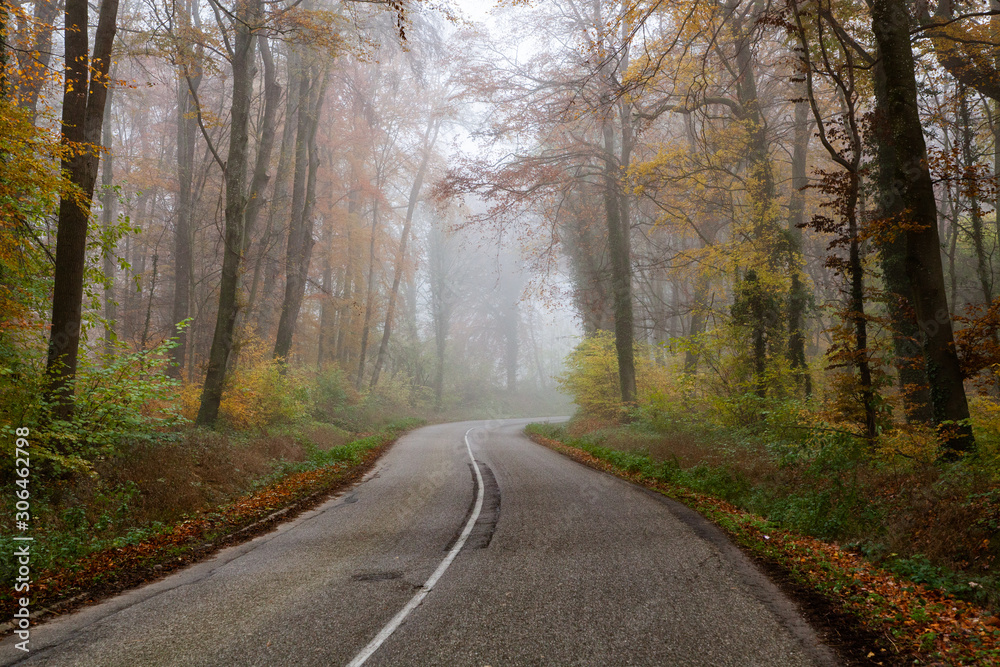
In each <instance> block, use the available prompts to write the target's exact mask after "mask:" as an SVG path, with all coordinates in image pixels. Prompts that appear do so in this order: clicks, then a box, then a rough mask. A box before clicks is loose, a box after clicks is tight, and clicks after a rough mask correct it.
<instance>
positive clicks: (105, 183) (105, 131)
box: [101, 88, 118, 360]
mask: <svg viewBox="0 0 1000 667" xmlns="http://www.w3.org/2000/svg"><path fill="white" fill-rule="evenodd" d="M113 94H114V89H113V88H112V89H110V90H108V100H107V102H106V103H105V106H104V127H103V128H102V129H101V136H102V139H101V143H102V145H103V146H104V159H103V162H102V164H101V227H102V228H103V229H104V237H105V239H110V238H112V236H111V225H112V223H113V222H114V219H115V191H114V190H113V189H112V186H113V185H114V154H113V153H112V149H113V147H114V145H113V144H114V137H113V136H112V133H111V98H112V96H113ZM101 250H102V253H103V255H104V256H103V258H102V259H103V265H104V266H103V268H104V356H105V358H106V360H110V359H111V357H112V354H113V353H114V342H115V340H116V335H115V333H116V332H115V320H116V319H117V318H118V303H117V302H116V301H115V250H116V249H115V248H114V247H103V248H102V249H101Z"/></svg>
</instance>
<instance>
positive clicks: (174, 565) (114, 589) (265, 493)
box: [0, 422, 417, 636]
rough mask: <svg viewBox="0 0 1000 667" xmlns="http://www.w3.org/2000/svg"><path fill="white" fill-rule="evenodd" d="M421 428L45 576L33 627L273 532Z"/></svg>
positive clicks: (9, 601)
mask: <svg viewBox="0 0 1000 667" xmlns="http://www.w3.org/2000/svg"><path fill="white" fill-rule="evenodd" d="M416 425H417V424H416V423H415V422H406V423H402V424H398V425H392V426H389V427H387V428H385V429H384V430H382V431H379V432H377V433H374V434H371V435H368V436H366V437H363V438H359V439H357V440H354V441H352V442H349V443H347V444H344V445H341V446H339V447H335V448H332V449H330V450H326V451H323V452H321V453H319V454H318V456H316V457H314V458H313V459H311V460H308V461H305V462H301V463H297V464H293V465H291V466H289V467H288V468H287V469H286V471H285V472H284V473H283V474H279V475H278V476H277V477H276V479H275V480H274V481H272V482H270V483H268V484H267V485H265V486H263V487H262V488H260V489H257V490H256V491H254V492H252V493H249V494H246V495H244V496H241V497H239V498H237V499H236V500H234V501H233V502H230V503H227V504H225V505H223V506H221V507H218V508H216V509H215V510H213V511H210V512H205V513H201V514H199V515H198V516H194V517H188V518H185V519H183V520H181V521H179V522H177V523H175V524H173V525H171V526H168V527H167V528H166V529H164V530H163V531H161V532H159V533H157V534H155V535H153V536H151V537H149V538H148V539H145V540H143V541H141V542H138V543H136V544H127V545H124V546H121V547H116V548H109V549H104V550H102V551H97V552H94V553H91V554H88V555H87V556H86V557H84V558H82V559H80V561H79V562H77V563H74V564H66V567H60V568H55V569H51V570H44V571H41V572H39V573H38V575H37V578H35V579H34V581H33V583H32V592H33V599H32V608H33V609H34V610H35V611H33V612H32V615H31V618H32V625H36V624H37V623H39V622H40V621H43V620H45V619H46V618H48V617H51V616H53V615H58V614H64V613H67V612H70V611H72V610H74V609H77V608H79V607H82V606H85V605H89V604H93V603H95V602H97V601H100V600H103V599H105V598H108V597H111V596H114V595H116V594H118V593H121V592H123V591H125V590H128V589H131V588H135V587H137V586H140V585H143V584H146V583H148V582H151V581H155V580H157V579H160V578H162V577H164V576H166V575H167V574H170V573H172V572H174V571H176V570H178V569H181V568H183V567H185V566H187V565H189V564H191V563H194V562H196V561H199V560H202V559H204V558H206V557H208V556H210V555H212V554H214V553H215V552H217V551H219V550H220V549H222V548H224V547H229V546H233V545H237V544H241V543H243V542H247V541H249V540H250V539H252V538H254V537H256V536H257V535H260V534H262V533H266V532H268V531H270V530H272V529H273V528H274V527H275V526H276V525H278V524H279V523H281V522H284V521H287V520H289V519H291V518H293V517H295V516H298V515H299V514H301V513H302V512H304V511H306V510H309V509H312V508H313V507H316V506H317V505H319V504H321V503H322V502H324V501H325V500H327V499H328V498H329V497H330V496H332V495H334V494H335V493H338V492H340V491H342V490H344V489H345V488H347V487H349V486H351V485H353V484H355V483H356V482H358V481H359V480H360V479H361V478H363V477H364V475H365V474H366V473H367V472H368V471H369V470H371V469H372V467H373V466H374V465H375V463H376V462H377V461H378V459H379V458H380V457H381V455H382V454H383V453H385V451H386V450H387V449H388V448H389V447H390V446H391V445H392V444H393V443H394V442H395V441H396V440H397V439H398V438H399V437H400V436H401V435H402V434H403V433H405V432H406V431H407V430H410V429H411V428H413V427H415V426H416ZM13 610H14V600H13V598H11V597H5V598H4V599H3V600H2V602H0V614H3V615H4V616H6V617H8V618H10V617H11V614H12V613H13ZM12 630H13V625H12V624H11V623H5V624H3V625H2V626H0V636H5V635H8V634H10V632H11V631H12Z"/></svg>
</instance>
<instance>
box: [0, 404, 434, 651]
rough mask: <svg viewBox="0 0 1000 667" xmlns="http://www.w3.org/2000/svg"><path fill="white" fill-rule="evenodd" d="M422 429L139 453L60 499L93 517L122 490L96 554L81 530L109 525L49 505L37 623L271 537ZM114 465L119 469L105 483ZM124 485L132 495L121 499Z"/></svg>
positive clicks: (261, 438)
mask: <svg viewBox="0 0 1000 667" xmlns="http://www.w3.org/2000/svg"><path fill="white" fill-rule="evenodd" d="M421 423H422V421H421V420H415V419H410V420H403V421H401V422H397V423H394V424H390V425H388V426H386V427H384V428H383V429H381V430H379V431H376V432H373V433H357V434H350V433H347V432H345V431H343V430H340V429H335V428H331V427H329V426H327V425H310V426H307V427H303V428H299V429H295V430H294V432H293V433H285V434H282V435H274V434H261V435H258V436H257V437H253V438H250V439H248V440H245V441H243V442H238V443H233V442H232V441H231V439H230V438H227V437H224V436H218V435H216V436H214V437H213V436H211V435H209V434H206V433H200V434H198V433H193V434H191V436H189V438H188V439H187V440H191V439H194V440H197V441H198V442H199V445H200V446H199V447H192V446H191V443H190V441H188V442H180V443H177V447H176V451H174V450H172V449H170V448H164V447H159V448H156V450H155V451H153V452H146V451H141V450H140V451H134V452H132V455H131V456H129V457H128V458H127V460H124V461H122V460H119V461H115V462H113V463H112V466H109V470H107V471H104V472H105V475H104V477H103V479H104V480H105V481H103V482H102V483H101V485H100V487H98V488H87V485H86V484H85V483H84V484H81V485H77V486H76V487H75V488H74V489H73V490H72V493H69V492H67V493H66V494H64V495H74V496H76V498H75V499H76V500H77V501H83V502H88V501H89V503H88V508H89V509H91V510H93V509H94V508H95V507H97V506H99V505H100V501H101V500H105V499H106V498H107V496H109V495H115V493H113V492H109V491H108V489H109V488H110V489H115V490H118V491H119V493H118V495H117V497H116V498H115V500H116V501H117V502H112V505H114V507H113V508H112V511H111V513H110V514H111V516H108V515H107V513H106V514H105V516H104V518H105V519H111V520H114V519H119V520H121V521H117V522H114V523H115V526H114V527H113V528H108V529H106V530H103V531H102V532H103V533H104V534H103V535H102V536H101V537H102V538H103V539H100V540H92V541H91V542H90V544H89V548H87V546H81V545H80V544H79V542H80V539H79V537H77V536H75V535H74V533H75V532H91V533H93V532H94V531H95V526H96V527H98V528H103V523H104V522H102V521H101V518H98V519H97V520H94V518H93V517H83V516H82V515H81V516H80V517H78V518H79V519H80V521H79V524H78V525H75V526H74V525H71V523H72V521H71V518H72V517H74V516H76V515H75V513H74V512H73V511H72V509H73V508H72V507H65V505H66V504H67V503H68V499H67V498H63V499H61V502H59V503H58V504H57V503H53V504H50V505H49V508H50V509H54V508H59V506H60V505H61V506H62V507H61V508H59V509H60V511H58V512H55V513H54V514H56V515H57V516H56V517H55V518H54V520H52V521H51V522H50V524H49V526H48V530H47V531H45V532H43V533H42V534H39V535H37V536H36V539H37V540H38V541H37V542H36V544H38V545H39V546H41V547H42V548H43V549H46V552H45V555H46V556H47V558H45V559H44V561H43V562H44V565H43V567H42V568H41V569H40V571H38V572H37V574H34V573H33V574H34V576H33V577H32V579H33V582H34V583H33V584H32V587H31V593H32V596H33V613H32V616H33V619H34V620H35V622H36V623H37V622H39V621H40V620H43V619H45V618H46V617H50V616H53V615H58V614H64V613H67V612H70V611H73V610H75V609H77V608H79V607H82V606H85V605H90V604H93V603H95V602H97V601H99V600H102V599H105V598H108V597H111V596H113V595H116V594H118V593H120V592H122V591H124V590H128V589H130V588H134V587H136V586H140V585H142V584H145V583H147V582H150V581H154V580H157V579H160V578H162V577H164V576H166V575H167V574H169V573H171V572H173V571H175V570H178V569H180V568H182V567H185V566H187V565H189V564H190V563H192V562H195V561H198V560H201V559H203V558H205V557H207V556H209V555H211V554H213V553H215V552H217V551H219V550H220V549H222V548H224V547H229V546H233V545H236V544H240V543H243V542H246V541H249V540H250V539H252V538H254V537H256V536H257V535H260V534H262V533H266V532H268V531H269V530H271V529H272V528H273V527H274V526H275V525H276V524H277V523H279V522H281V521H285V520H288V519H290V518H292V517H294V516H297V515H298V514H301V513H302V512H304V511H306V510H308V509H311V508H313V507H315V506H317V505H319V504H320V503H322V502H323V501H324V500H326V499H327V498H328V497H330V496H331V495H333V494H334V493H337V492H338V491H340V490H341V489H343V488H345V487H348V486H350V485H351V484H354V483H355V482H357V481H358V480H359V479H361V478H362V477H363V476H364V475H365V474H366V473H367V472H368V471H369V470H370V469H371V468H372V466H373V465H374V464H375V462H376V461H377V460H378V458H379V456H381V454H382V452H384V451H385V449H386V448H388V447H389V446H390V445H391V444H392V443H393V442H394V441H395V440H396V439H397V438H398V437H399V436H400V435H401V434H402V433H403V432H404V431H406V430H409V429H411V428H414V427H416V426H418V425H419V424H421ZM206 438H207V440H208V442H206ZM192 452H194V453H192ZM171 453H173V454H175V455H176V456H172V455H171ZM111 467H116V468H117V472H116V474H115V476H114V478H113V479H111V481H110V482H109V481H107V480H108V479H109V478H110V477H111V475H110V472H111V470H110V468H111ZM265 471H267V472H265ZM109 484H110V487H109ZM146 487H149V488H146ZM123 488H125V489H129V490H130V493H128V494H126V495H125V496H124V497H122V496H121V493H120V490H121V489H123ZM130 504H131V507H130ZM126 515H127V516H126ZM171 517H176V518H171ZM160 519H165V521H164V520H160ZM107 523H111V521H108V522H107ZM129 526H132V527H131V528H129ZM72 547H75V548H74V549H73V551H72V552H71V551H70V549H71V548H72ZM13 610H14V598H13V596H12V591H11V590H10V589H7V591H5V592H4V593H2V594H0V614H3V615H5V616H7V617H11V614H12V613H13ZM12 629H13V626H12V624H11V623H6V624H4V625H2V626H0V636H2V635H7V634H9V633H10V632H11V631H12Z"/></svg>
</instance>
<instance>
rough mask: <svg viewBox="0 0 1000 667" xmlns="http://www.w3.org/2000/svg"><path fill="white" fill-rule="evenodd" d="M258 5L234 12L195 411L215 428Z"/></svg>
mask: <svg viewBox="0 0 1000 667" xmlns="http://www.w3.org/2000/svg"><path fill="white" fill-rule="evenodd" d="M261 8H262V3H261V0H241V1H240V2H238V3H237V4H236V8H235V10H234V12H233V45H232V52H231V53H230V58H231V61H232V67H233V92H232V103H231V106H230V130H229V152H228V156H227V159H226V161H225V164H224V168H223V173H224V175H225V181H226V228H225V241H224V243H225V247H224V254H223V260H222V280H221V283H220V285H219V310H218V313H217V315H216V321H215V333H214V335H213V337H212V347H211V350H210V352H209V357H208V368H207V371H206V374H205V386H204V389H203V390H202V395H201V405H200V407H199V408H198V423H199V424H203V425H211V424H214V423H215V421H216V419H217V418H218V415H219V403H220V402H221V401H222V389H223V382H224V380H225V376H226V366H227V365H228V363H229V353H230V352H231V351H232V347H233V331H234V329H235V325H236V314H237V308H238V307H237V302H236V295H237V291H238V289H239V277H240V265H241V264H242V259H243V235H244V233H245V222H246V219H245V215H246V207H247V199H248V198H247V171H248V166H249V143H250V137H249V130H248V128H249V122H250V101H251V96H252V94H253V62H254V43H255V39H256V31H257V30H259V29H260V20H261Z"/></svg>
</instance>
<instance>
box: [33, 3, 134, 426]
mask: <svg viewBox="0 0 1000 667" xmlns="http://www.w3.org/2000/svg"><path fill="white" fill-rule="evenodd" d="M117 15H118V0H102V2H101V8H100V12H99V14H98V20H97V32H96V33H95V37H94V51H93V54H92V55H91V54H90V49H89V44H88V42H89V39H88V30H87V27H88V4H87V2H86V0H66V11H65V21H66V24H65V37H64V42H65V45H66V54H65V62H66V78H65V86H64V89H63V110H62V137H63V145H64V146H65V147H66V150H67V157H65V158H64V159H63V161H62V168H63V169H64V170H65V171H66V173H67V175H68V177H69V181H70V183H72V185H73V186H74V188H75V191H74V192H71V193H67V194H65V195H63V197H62V199H61V200H60V203H59V221H58V224H57V228H56V254H55V284H54V287H53V296H52V318H51V329H50V334H49V335H50V337H49V352H48V361H47V363H46V370H47V375H48V386H47V389H46V397H47V399H48V401H49V402H50V403H51V404H52V405H53V416H55V417H56V418H59V419H70V418H71V417H72V415H73V379H74V377H75V376H76V370H77V363H78V355H79V348H80V321H81V318H82V309H83V276H84V268H85V264H86V253H87V227H88V224H89V221H90V206H91V203H92V201H93V197H94V186H95V184H96V182H97V167H98V162H99V155H100V154H99V152H98V151H99V149H98V146H99V145H100V142H101V127H102V125H103V121H104V106H105V103H106V101H107V96H108V71H109V68H110V65H111V49H112V46H113V45H114V40H115V32H116V29H117V26H116V18H117Z"/></svg>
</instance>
